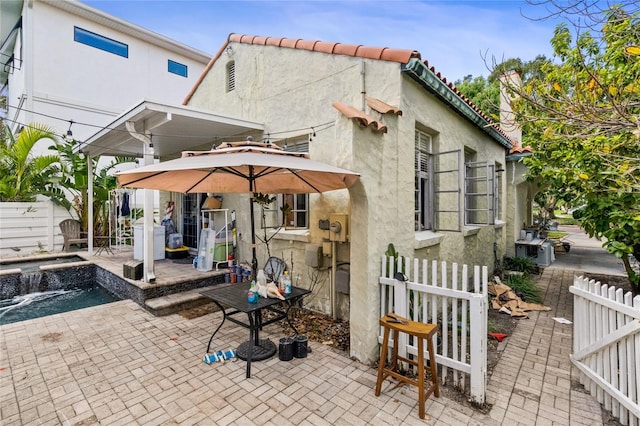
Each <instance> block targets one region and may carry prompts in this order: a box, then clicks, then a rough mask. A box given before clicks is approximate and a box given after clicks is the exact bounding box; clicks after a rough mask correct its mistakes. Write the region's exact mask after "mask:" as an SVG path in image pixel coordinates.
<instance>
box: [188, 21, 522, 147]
mask: <svg viewBox="0 0 640 426" xmlns="http://www.w3.org/2000/svg"><path fill="white" fill-rule="evenodd" d="M229 43H243V44H255V45H263V46H277V47H284V48H290V49H302V50H310V51H315V52H322V53H328V54H334V55H347V56H354V57H359V58H368V59H377V60H382V61H389V62H399V63H403V64H406V63H408V62H409V60H411V59H412V58H418V59H420V60H422V58H421V55H420V52H418V51H417V50H410V49H392V48H388V47H371V46H362V45H357V44H343V43H330V42H324V41H320V40H303V39H299V38H298V39H294V38H286V37H280V38H276V37H261V36H250V35H242V34H234V33H231V34H229V37H228V39H227V42H226V43H225V44H223V45H222V47H221V48H220V50H219V51H218V53H216V55H215V56H214V57H213V58H212V59H211V61H210V62H209V64H207V66H206V68H205V69H204V71H203V72H202V74H201V75H200V78H199V79H198V81H197V82H196V84H195V86H194V87H193V89H191V91H190V92H189V94H188V95H187V97H186V98H185V100H184V101H183V104H184V105H186V104H187V103H188V102H189V100H190V99H191V96H193V94H194V93H195V91H196V90H197V88H198V86H199V85H200V83H201V82H202V80H203V79H204V77H205V75H206V74H207V73H208V72H209V70H210V69H211V67H212V66H213V64H214V63H215V61H216V60H217V59H218V58H219V57H220V55H221V54H222V52H224V50H225V49H226V48H227V45H228V44H229ZM423 63H424V65H425V66H426V67H427V68H428V69H429V70H431V72H433V73H434V74H435V75H436V77H438V78H439V79H440V80H441V81H442V82H443V83H445V84H446V85H447V86H448V87H449V88H450V89H451V90H452V91H453V92H454V93H455V94H456V95H457V96H459V97H460V99H462V100H463V101H464V102H465V103H466V104H468V105H469V106H470V107H471V108H473V110H474V111H475V112H476V113H478V115H480V116H481V117H483V118H484V119H485V120H486V121H487V122H488V123H490V124H492V125H493V127H494V128H495V129H496V130H497V131H498V132H500V133H501V134H502V135H503V136H505V137H506V138H507V139H508V140H511V138H509V136H508V135H507V134H506V133H505V132H504V131H503V130H502V129H500V127H499V126H497V125H496V124H495V122H494V120H493V119H491V118H490V117H489V116H487V115H486V114H485V113H483V112H482V111H481V110H480V109H479V108H478V107H477V106H476V105H475V104H474V103H473V102H471V101H470V100H469V99H468V98H467V97H465V96H464V95H463V94H462V93H461V92H460V91H459V90H458V89H457V88H456V87H455V86H454V85H453V83H450V82H447V79H446V78H444V77H442V75H441V74H440V73H439V72H438V71H436V70H435V68H434V67H432V66H429V62H428V61H427V60H424V61H423ZM372 108H373V107H372ZM374 109H375V108H374ZM385 129H386V128H385ZM511 142H512V143H513V149H523V150H527V149H529V150H530V149H531V147H525V148H521V147H520V148H517V142H516V141H513V140H511ZM529 152H530V151H529Z"/></svg>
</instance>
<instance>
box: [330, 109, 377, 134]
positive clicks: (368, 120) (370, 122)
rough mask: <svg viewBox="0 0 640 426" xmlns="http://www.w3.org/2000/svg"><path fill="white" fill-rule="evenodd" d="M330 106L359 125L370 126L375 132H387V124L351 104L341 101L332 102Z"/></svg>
mask: <svg viewBox="0 0 640 426" xmlns="http://www.w3.org/2000/svg"><path fill="white" fill-rule="evenodd" d="M331 106H332V107H334V108H335V109H337V110H338V111H340V113H341V114H342V115H344V116H345V117H347V118H349V119H351V120H355V121H356V122H357V123H358V124H359V125H360V126H361V127H371V128H372V130H373V131H375V132H378V133H387V126H385V125H384V124H382V123H381V122H379V121H377V120H376V119H375V118H373V117H370V116H368V115H367V114H365V113H364V112H362V111H360V110H359V109H357V108H354V107H352V106H351V105H345V104H343V103H342V102H334V103H332V104H331Z"/></svg>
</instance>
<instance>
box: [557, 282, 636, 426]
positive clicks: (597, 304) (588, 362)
mask: <svg viewBox="0 0 640 426" xmlns="http://www.w3.org/2000/svg"><path fill="white" fill-rule="evenodd" d="M569 291H570V292H571V293H573V295H574V297H573V324H574V325H573V354H572V355H571V362H573V364H574V365H575V366H576V367H577V368H578V369H579V370H580V373H581V374H580V383H582V385H583V386H584V387H585V389H587V390H588V391H589V392H590V393H591V395H592V396H594V397H596V398H597V400H598V402H600V403H601V404H604V407H605V409H607V410H610V411H611V413H612V414H613V416H614V417H616V418H618V419H619V420H620V423H622V424H627V425H634V426H637V425H638V424H640V399H639V395H640V296H636V297H635V298H633V297H632V294H631V293H630V292H628V293H626V294H625V293H624V292H623V290H622V289H616V288H615V287H610V286H607V285H606V284H601V283H600V282H596V281H594V280H589V279H588V278H584V277H575V278H574V279H573V286H572V287H570V288H569Z"/></svg>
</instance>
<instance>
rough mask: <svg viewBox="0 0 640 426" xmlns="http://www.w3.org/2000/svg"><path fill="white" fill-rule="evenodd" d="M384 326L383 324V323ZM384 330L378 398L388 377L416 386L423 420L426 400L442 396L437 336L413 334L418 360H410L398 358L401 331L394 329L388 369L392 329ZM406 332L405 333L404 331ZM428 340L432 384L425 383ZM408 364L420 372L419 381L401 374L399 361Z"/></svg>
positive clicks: (433, 332)
mask: <svg viewBox="0 0 640 426" xmlns="http://www.w3.org/2000/svg"><path fill="white" fill-rule="evenodd" d="M381 324H382V322H381ZM383 328H384V337H383V339H382V347H381V348H380V361H379V365H378V378H377V381H376V390H375V394H376V396H380V392H381V389H382V382H383V381H384V379H385V378H387V377H388V376H392V377H394V378H395V379H397V380H399V381H400V382H402V383H407V384H411V385H414V386H416V387H417V388H418V414H419V416H420V418H421V419H424V418H425V417H426V413H425V405H426V400H427V398H429V395H431V394H432V393H433V394H434V395H435V396H436V397H439V396H440V385H439V383H438V382H439V381H438V366H437V364H436V355H435V350H434V345H433V336H434V335H435V332H436V331H435V330H434V331H431V332H429V333H428V334H426V333H422V334H418V333H416V334H411V333H409V334H410V335H413V336H414V338H415V339H416V340H417V346H418V348H417V349H418V357H417V358H418V359H417V360H412V359H408V358H404V357H401V356H398V341H399V336H400V331H399V330H398V329H397V328H393V348H392V354H391V355H392V356H391V363H390V365H389V367H388V368H387V367H386V361H387V352H388V349H389V334H390V333H391V329H390V327H388V326H387V325H386V324H383ZM403 332H405V331H403ZM425 339H426V340H427V349H428V350H429V367H430V370H431V380H432V382H431V383H425V371H424V370H425V359H424V340H425ZM399 360H400V361H403V362H407V363H409V364H412V365H413V366H414V367H415V368H416V369H417V370H418V372H417V373H418V377H417V380H413V379H411V378H409V377H406V376H405V375H403V374H400V372H399V368H398V361H399Z"/></svg>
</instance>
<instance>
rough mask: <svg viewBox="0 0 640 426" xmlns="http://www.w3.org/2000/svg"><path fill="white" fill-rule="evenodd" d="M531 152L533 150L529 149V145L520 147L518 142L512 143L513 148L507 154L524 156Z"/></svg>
mask: <svg viewBox="0 0 640 426" xmlns="http://www.w3.org/2000/svg"><path fill="white" fill-rule="evenodd" d="M532 152H533V148H531V147H530V146H529V145H527V146H525V147H523V146H522V145H520V142H518V141H514V143H513V148H511V149H510V150H509V154H524V153H532Z"/></svg>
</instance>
